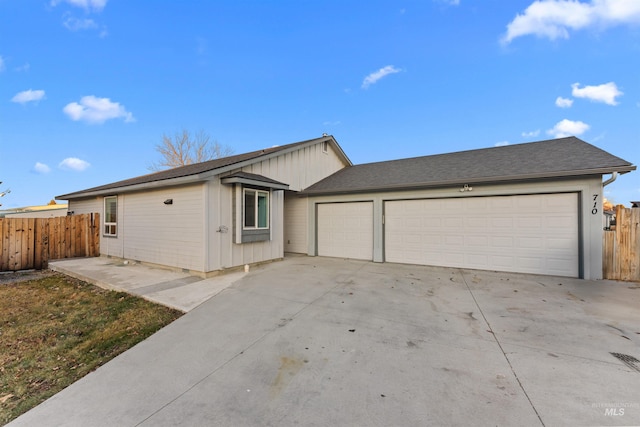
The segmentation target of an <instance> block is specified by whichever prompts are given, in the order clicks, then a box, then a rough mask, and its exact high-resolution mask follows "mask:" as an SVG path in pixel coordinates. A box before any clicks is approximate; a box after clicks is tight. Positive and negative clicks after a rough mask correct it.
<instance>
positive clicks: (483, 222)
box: [385, 193, 579, 277]
mask: <svg viewBox="0 0 640 427" xmlns="http://www.w3.org/2000/svg"><path fill="white" fill-rule="evenodd" d="M385 259H386V261H389V262H401V263H411V264H424V265H439V266H445V267H462V268H477V269H484V270H501V271H513V272H522V273H538V274H550V275H560V276H571V277H577V276H578V266H579V258H578V196H577V194H575V193H570V194H538V195H526V196H504V197H468V198H456V199H433V200H429V199H425V200H402V201H388V202H385Z"/></svg>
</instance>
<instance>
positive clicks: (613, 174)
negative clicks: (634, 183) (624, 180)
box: [602, 172, 618, 188]
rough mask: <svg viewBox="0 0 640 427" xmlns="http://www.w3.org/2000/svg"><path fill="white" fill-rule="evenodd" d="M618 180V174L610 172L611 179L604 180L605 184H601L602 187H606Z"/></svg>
mask: <svg viewBox="0 0 640 427" xmlns="http://www.w3.org/2000/svg"><path fill="white" fill-rule="evenodd" d="M617 178H618V172H612V173H611V178H609V179H608V180H606V181H605V182H603V183H602V187H603V188H604V187H606V186H607V185H609V184H611V183H612V182H613V181H615V180H616V179H617Z"/></svg>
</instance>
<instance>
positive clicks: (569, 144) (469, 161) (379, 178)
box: [303, 137, 636, 195]
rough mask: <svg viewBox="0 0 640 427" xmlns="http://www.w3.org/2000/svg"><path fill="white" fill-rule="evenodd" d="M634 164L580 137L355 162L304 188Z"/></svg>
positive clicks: (594, 170)
mask: <svg viewBox="0 0 640 427" xmlns="http://www.w3.org/2000/svg"><path fill="white" fill-rule="evenodd" d="M635 169H636V167H635V166H634V165H632V164H631V163H629V162H627V161H626V160H623V159H621V158H619V157H616V156H614V155H612V154H609V153H607V152H606V151H604V150H601V149H600V148H597V147H595V146H593V145H591V144H588V143H586V142H584V141H582V140H580V139H578V138H576V137H567V138H560V139H553V140H546V141H539V142H530V143H524V144H516V145H506V146H502V147H493V148H484V149H478V150H469V151H460V152H456V153H448V154H438V155H432V156H424V157H414V158H409V159H400V160H390V161H385V162H378V163H368V164H363V165H355V166H351V167H347V168H344V169H341V170H340V171H338V172H336V173H335V174H333V175H331V176H329V177H327V178H325V179H323V180H322V181H319V182H317V183H316V184H314V185H312V186H311V187H309V188H307V189H306V190H304V191H303V194H308V195H315V194H339V193H353V192H364V191H382V190H398V189H411V188H429V187H443V186H449V185H460V184H477V183H489V182H500V181H507V180H527V179H544V178H557V177H570V176H585V175H598V174H607V173H612V172H619V173H626V172H630V171H632V170H635Z"/></svg>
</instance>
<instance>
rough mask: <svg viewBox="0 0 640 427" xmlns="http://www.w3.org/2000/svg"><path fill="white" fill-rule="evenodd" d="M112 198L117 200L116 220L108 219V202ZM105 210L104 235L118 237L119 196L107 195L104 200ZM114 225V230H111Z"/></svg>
mask: <svg viewBox="0 0 640 427" xmlns="http://www.w3.org/2000/svg"><path fill="white" fill-rule="evenodd" d="M111 200H114V201H115V217H116V220H115V221H114V222H108V221H107V203H108V202H109V201H111ZM103 212H104V224H103V227H102V235H103V236H105V237H117V236H118V196H105V197H104V200H103ZM111 227H113V232H111Z"/></svg>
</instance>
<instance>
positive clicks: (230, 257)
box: [57, 135, 636, 279]
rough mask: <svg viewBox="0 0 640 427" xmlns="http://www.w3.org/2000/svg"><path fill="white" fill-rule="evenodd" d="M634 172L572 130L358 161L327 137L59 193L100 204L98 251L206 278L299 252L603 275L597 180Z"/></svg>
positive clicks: (94, 208) (85, 208)
mask: <svg viewBox="0 0 640 427" xmlns="http://www.w3.org/2000/svg"><path fill="white" fill-rule="evenodd" d="M635 169H636V167H635V166H634V165H632V164H631V163H629V162H627V161H625V160H623V159H620V158H618V157H616V156H613V155H612V154H609V153H607V152H606V151H603V150H601V149H599V148H597V147H595V146H593V145H590V144H588V143H586V142H584V141H582V140H580V139H578V138H575V137H568V138H560V139H555V140H547V141H539V142H532V143H525V144H517V145H507V146H503V147H494V148H486V149H479V150H470V151H463V152H456V153H450V154H439V155H432V156H424V157H415V158H409V159H400V160H391V161H385V162H377V163H369V164H362V165H353V164H352V163H351V161H350V160H349V158H348V157H347V156H346V154H345V153H344V151H343V150H342V148H341V147H340V145H339V144H338V143H337V141H336V140H335V138H334V137H333V136H329V135H323V136H322V137H321V138H316V139H311V140H308V141H302V142H298V143H293V144H288V145H283V146H278V147H272V148H267V149H264V150H259V151H254V152H250V153H245V154H239V155H234V156H230V157H225V158H222V159H216V160H211V161H207V162H203V163H198V164H192V165H187V166H183V167H178V168H175V169H170V170H166V171H161V172H157V173H152V174H149V175H144V176H140V177H136V178H132V179H128V180H124V181H119V182H115V183H111V184H107V185H103V186H100V187H94V188H90V189H87V190H82V191H78V192H74V193H70V194H65V195H61V196H58V197H57V199H61V200H68V201H69V211H73V212H75V213H76V214H79V213H89V212H101V213H102V217H101V218H102V220H101V221H102V233H101V235H102V237H101V243H100V252H101V254H103V255H107V256H114V257H119V258H126V259H131V260H137V261H141V262H146V263H152V264H160V265H165V266H171V267H175V268H181V269H184V270H189V271H190V272H193V273H197V274H202V275H208V274H210V273H214V272H217V271H220V270H224V269H228V268H233V267H238V266H242V265H245V264H253V263H260V262H264V261H269V260H274V259H280V258H282V257H283V256H284V253H285V252H297V253H305V254H307V255H310V256H330V257H345V258H354V259H363V260H371V261H374V262H397V263H411V264H423V265H434V266H447V267H460V268H473V269H484V270H498V271H509V272H522V273H536V274H548V275H559V276H569V277H581V278H585V279H601V278H602V233H603V225H602V193H603V185H606V184H607V182H610V181H611V180H612V179H615V177H616V176H617V175H618V174H621V173H626V172H630V171H632V170H635ZM608 174H612V177H611V178H610V179H609V180H607V181H606V182H604V183H603V176H604V175H608Z"/></svg>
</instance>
